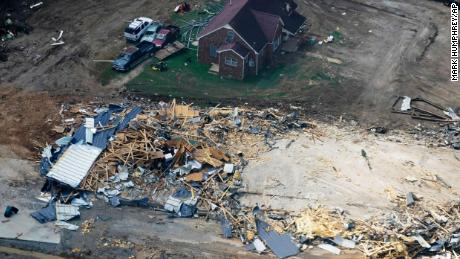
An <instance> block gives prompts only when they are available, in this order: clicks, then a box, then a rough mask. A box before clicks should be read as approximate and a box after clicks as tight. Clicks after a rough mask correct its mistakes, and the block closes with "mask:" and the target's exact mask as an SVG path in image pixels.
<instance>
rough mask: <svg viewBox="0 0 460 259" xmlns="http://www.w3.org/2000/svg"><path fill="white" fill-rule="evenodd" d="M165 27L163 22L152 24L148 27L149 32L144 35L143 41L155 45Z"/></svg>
mask: <svg viewBox="0 0 460 259" xmlns="http://www.w3.org/2000/svg"><path fill="white" fill-rule="evenodd" d="M162 27H163V24H162V23H161V22H157V21H154V22H152V24H151V25H150V26H149V27H147V30H146V31H145V33H144V36H142V38H141V42H142V41H148V42H150V43H153V41H154V40H155V38H156V36H157V33H158V32H159V31H160V30H161V28H162Z"/></svg>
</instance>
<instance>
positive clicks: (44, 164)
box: [40, 157, 51, 176]
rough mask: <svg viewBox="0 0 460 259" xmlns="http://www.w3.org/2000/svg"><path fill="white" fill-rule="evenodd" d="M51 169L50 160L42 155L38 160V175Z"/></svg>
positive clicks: (43, 174)
mask: <svg viewBox="0 0 460 259" xmlns="http://www.w3.org/2000/svg"><path fill="white" fill-rule="evenodd" d="M50 169H51V163H50V160H49V159H48V158H47V157H43V158H42V159H41V160H40V175H42V176H45V175H46V174H47V173H48V172H49V171H50Z"/></svg>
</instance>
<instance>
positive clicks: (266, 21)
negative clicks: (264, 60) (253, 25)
mask: <svg viewBox="0 0 460 259" xmlns="http://www.w3.org/2000/svg"><path fill="white" fill-rule="evenodd" d="M251 12H252V14H253V15H254V17H255V18H256V20H257V23H258V24H259V26H260V28H261V29H262V32H263V33H264V34H265V38H266V39H267V41H272V40H273V39H274V38H275V34H276V28H277V27H278V23H279V22H280V17H279V16H277V15H273V14H269V13H265V12H260V11H256V10H251Z"/></svg>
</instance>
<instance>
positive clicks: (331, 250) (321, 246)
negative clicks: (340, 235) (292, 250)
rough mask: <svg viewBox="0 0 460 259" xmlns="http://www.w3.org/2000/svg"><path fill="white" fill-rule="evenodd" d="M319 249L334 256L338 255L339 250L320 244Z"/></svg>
mask: <svg viewBox="0 0 460 259" xmlns="http://www.w3.org/2000/svg"><path fill="white" fill-rule="evenodd" d="M318 247H319V248H321V249H324V250H326V251H329V252H331V253H333V254H335V255H340V249H339V248H337V247H335V246H333V245H329V244H320V245H318Z"/></svg>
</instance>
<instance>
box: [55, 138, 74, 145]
mask: <svg viewBox="0 0 460 259" xmlns="http://www.w3.org/2000/svg"><path fill="white" fill-rule="evenodd" d="M70 141H72V137H69V136H65V137H62V138H60V139H58V140H56V141H55V143H56V145H58V146H60V147H62V146H67V145H68V144H69V143H70Z"/></svg>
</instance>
